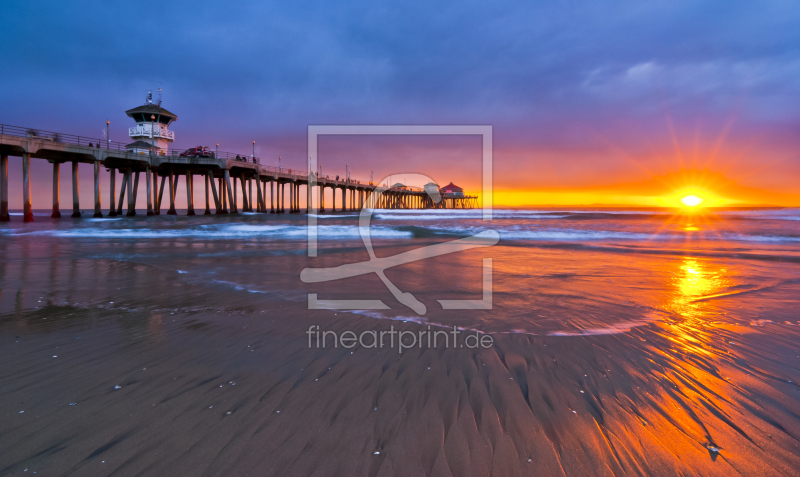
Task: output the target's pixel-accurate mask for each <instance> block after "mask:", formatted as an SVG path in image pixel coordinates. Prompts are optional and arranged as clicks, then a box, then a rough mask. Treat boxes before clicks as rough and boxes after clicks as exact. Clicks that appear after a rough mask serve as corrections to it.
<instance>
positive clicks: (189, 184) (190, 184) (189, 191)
mask: <svg viewBox="0 0 800 477" xmlns="http://www.w3.org/2000/svg"><path fill="white" fill-rule="evenodd" d="M186 215H195V214H194V177H193V176H192V171H190V170H188V171H186Z"/></svg>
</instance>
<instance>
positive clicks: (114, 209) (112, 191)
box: [108, 167, 117, 217]
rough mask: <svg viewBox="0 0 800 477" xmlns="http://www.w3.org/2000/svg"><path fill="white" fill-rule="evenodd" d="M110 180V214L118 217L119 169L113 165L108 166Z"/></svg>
mask: <svg viewBox="0 0 800 477" xmlns="http://www.w3.org/2000/svg"><path fill="white" fill-rule="evenodd" d="M108 172H109V174H110V176H109V182H108V197H109V204H108V216H109V217H116V216H117V207H116V205H117V204H116V201H117V197H116V195H117V189H116V185H117V171H116V169H114V168H113V167H109V168H108Z"/></svg>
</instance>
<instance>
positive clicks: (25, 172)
mask: <svg viewBox="0 0 800 477" xmlns="http://www.w3.org/2000/svg"><path fill="white" fill-rule="evenodd" d="M9 156H12V157H14V156H16V157H20V158H21V159H22V183H23V192H22V202H23V220H24V221H25V222H31V221H33V213H32V210H33V209H32V208H33V205H32V204H33V198H32V197H31V172H30V171H31V168H30V164H31V159H43V160H46V161H48V162H50V163H51V164H52V166H53V167H52V170H53V178H52V179H53V195H52V205H53V210H52V214H51V217H53V218H59V217H61V210H60V173H61V167H60V166H61V164H64V163H70V164H71V172H72V217H80V216H81V209H80V203H79V194H78V192H79V184H78V164H80V163H86V164H91V165H92V166H93V167H94V184H93V186H94V213H93V217H103V206H102V196H101V184H100V168H101V167H104V168H106V169H107V170H108V171H109V172H110V173H111V175H110V182H109V184H108V191H107V197H106V201H107V202H106V204H107V207H106V213H107V214H108V216H109V217H115V216H120V215H123V214H124V215H125V216H128V217H130V216H135V215H136V210H135V204H136V198H137V196H138V193H139V186H140V182H144V184H142V187H143V188H144V189H145V193H146V197H147V215H159V214H161V213H162V210H163V209H167V210H166V212H165V213H166V214H169V215H175V214H176V213H177V212H176V210H175V193H176V190H177V186H178V183H179V182H180V181H181V178H183V180H184V181H185V186H186V200H187V212H186V213H187V215H195V214H197V213H198V212H197V210H196V207H195V203H194V187H195V179H196V178H197V177H198V176H199V177H201V178H202V183H203V186H204V187H205V204H204V205H205V207H204V209H203V214H205V215H208V214H211V213H212V211H211V206H212V204H211V199H213V207H214V213H216V214H228V213H232V214H235V213H238V212H239V211H240V210H241V211H243V212H261V213H274V214H282V213H287V212H288V213H301V212H302V210H301V206H300V197H301V195H300V193H301V187H304V188H305V191H304V192H305V194H306V207H305V212H306V213H311V212H312V211H313V210H315V209H316V210H319V211H320V212H326V211H343V212H346V211H358V210H361V209H362V208H363V207H369V208H373V209H382V208H386V209H433V208H472V207H476V206H477V198H475V197H464V198H448V197H442V198H441V199H440V200H438V201H435V200H434V199H433V198H432V197H431V196H430V195H429V194H428V193H427V192H425V191H424V190H422V189H415V188H408V187H404V188H388V187H382V186H378V185H374V184H371V183H368V182H361V181H353V180H351V179H339V180H334V179H330V178H328V177H321V176H317V175H316V174H313V173H312V174H308V173H307V172H306V171H297V170H292V169H283V168H277V167H270V166H263V165H261V164H260V163H259V162H260V161H259V159H258V158H257V157H247V156H239V155H236V156H234V155H232V154H227V153H214V154H213V157H183V156H181V155H180V154H179V153H178V152H177V151H171V152H170V153H169V154H163V153H156V152H153V151H150V152H149V153H142V152H133V151H130V150H128V149H126V145H125V144H123V143H119V142H114V141H107V140H100V139H90V138H85V137H81V136H74V135H69V134H60V133H53V132H48V131H40V130H34V129H30V128H22V127H17V126H7V125H0V221H8V220H9V214H8V160H9ZM118 175H119V176H120V177H121V182H120V184H119V194H117V176H118ZM254 184H255V193H254V192H253V189H254V187H253V186H254ZM287 187H288V204H287V203H285V198H286V195H287V190H286V189H287ZM314 187H319V194H318V201H317V202H318V203H317V204H316V206H317V207H314V204H313V202H314V201H313V199H312V193H311V191H312V190H313V188H314ZM325 188H331V189H332V191H333V194H332V197H333V201H332V204H331V205H330V208H328V207H327V204H326V201H325V194H324V191H325ZM165 192H166V193H167V195H166V199H167V203H166V204H164V203H163V200H164V198H165V197H164V193H165ZM239 193H241V201H240V200H239ZM337 195H339V196H340V198H341V202H340V207H339V208H338V209H337V204H336V198H337ZM37 202H38V200H37Z"/></svg>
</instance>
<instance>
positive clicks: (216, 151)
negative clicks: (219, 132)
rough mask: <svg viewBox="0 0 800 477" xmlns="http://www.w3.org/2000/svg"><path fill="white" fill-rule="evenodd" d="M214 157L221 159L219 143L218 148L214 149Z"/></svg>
mask: <svg viewBox="0 0 800 477" xmlns="http://www.w3.org/2000/svg"><path fill="white" fill-rule="evenodd" d="M214 157H219V143H217V147H216V148H215V149H214Z"/></svg>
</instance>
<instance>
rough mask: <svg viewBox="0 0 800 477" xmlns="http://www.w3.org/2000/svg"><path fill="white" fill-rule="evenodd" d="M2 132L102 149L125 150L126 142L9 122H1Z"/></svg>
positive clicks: (0, 131)
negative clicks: (14, 124)
mask: <svg viewBox="0 0 800 477" xmlns="http://www.w3.org/2000/svg"><path fill="white" fill-rule="evenodd" d="M0 134H4V135H9V136H18V137H29V138H34V139H38V140H44V141H53V142H54V143H62V144H72V145H75V146H83V147H100V148H102V149H112V150H116V151H124V150H125V143H122V142H117V141H108V140H106V139H97V138H91V137H84V136H76V135H74V134H65V133H58V132H53V131H44V130H41V129H34V128H24V127H20V126H10V125H8V124H0Z"/></svg>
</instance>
